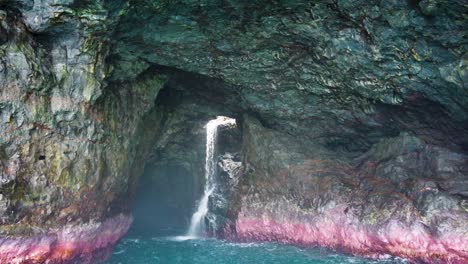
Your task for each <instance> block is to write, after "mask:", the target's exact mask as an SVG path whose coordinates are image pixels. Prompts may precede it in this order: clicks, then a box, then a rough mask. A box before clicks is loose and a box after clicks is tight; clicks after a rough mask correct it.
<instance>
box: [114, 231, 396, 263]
mask: <svg viewBox="0 0 468 264" xmlns="http://www.w3.org/2000/svg"><path fill="white" fill-rule="evenodd" d="M106 263H107V264H152V263H161V264H262V263H265V264H305V263H307V264H321V263H330V264H332V263H333V264H336V263H353V264H370V263H374V264H383V263H385V264H400V263H405V262H403V261H400V260H396V259H387V260H379V261H373V260H367V259H363V258H359V257H353V256H346V255H341V254H337V253H334V252H331V251H327V250H324V249H318V248H309V249H303V248H298V247H293V246H286V245H279V244H274V243H229V242H225V241H220V240H216V239H194V240H183V239H180V238H179V237H171V236H161V237H153V238H143V237H140V238H137V237H135V238H130V237H128V238H124V239H123V240H122V241H121V242H120V243H119V244H118V245H117V247H116V248H115V249H114V252H113V254H112V256H111V257H110V259H109V260H108V261H107V262H106Z"/></svg>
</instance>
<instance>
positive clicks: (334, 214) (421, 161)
mask: <svg viewBox="0 0 468 264" xmlns="http://www.w3.org/2000/svg"><path fill="white" fill-rule="evenodd" d="M243 131H244V134H243V138H244V141H243V155H242V157H243V160H242V162H243V166H244V172H243V173H244V174H243V176H242V177H243V178H242V182H241V183H240V187H239V189H240V195H238V197H237V199H238V201H231V202H232V204H233V208H234V209H233V211H235V212H237V215H234V216H231V222H230V223H229V224H228V225H226V227H225V230H223V232H224V234H223V236H224V237H228V238H231V239H236V240H241V241H252V240H254V241H279V242H283V243H288V244H295V245H304V246H317V245H318V246H325V247H329V248H332V249H336V250H339V251H345V252H348V253H352V254H358V255H363V256H368V257H372V258H384V257H388V256H390V255H393V256H400V257H404V258H407V259H409V260H411V261H415V262H425V263H465V262H466V261H467V260H468V254H467V253H468V252H467V250H466V249H467V247H468V239H467V236H466V230H468V214H467V203H466V199H464V197H466V196H465V195H466V194H465V192H466V188H465V187H461V186H462V185H460V184H461V183H463V182H465V177H466V173H467V170H468V166H467V163H466V160H467V156H466V155H461V154H458V153H454V152H452V151H450V150H447V149H446V148H442V147H437V146H433V145H429V144H426V143H424V142H423V141H422V140H420V139H419V138H417V137H415V136H411V135H408V134H401V135H399V136H397V137H394V138H391V139H385V140H382V141H381V142H379V143H377V144H376V145H375V146H373V147H372V148H371V149H370V150H369V151H368V152H366V153H364V154H363V155H361V156H359V157H349V156H348V157H346V156H343V155H342V154H339V153H336V152H330V151H329V150H327V149H324V148H323V147H321V146H319V145H316V144H314V143H313V142H298V141H297V140H296V139H295V138H293V137H291V136H289V135H285V134H282V133H278V132H276V131H273V130H270V129H268V128H265V127H263V126H262V125H261V123H260V122H259V121H258V120H256V119H253V118H251V117H247V118H245V119H244V127H243Z"/></svg>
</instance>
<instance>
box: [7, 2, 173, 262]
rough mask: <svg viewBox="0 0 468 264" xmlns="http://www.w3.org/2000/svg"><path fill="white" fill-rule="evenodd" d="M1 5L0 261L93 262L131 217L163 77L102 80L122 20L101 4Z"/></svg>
mask: <svg viewBox="0 0 468 264" xmlns="http://www.w3.org/2000/svg"><path fill="white" fill-rule="evenodd" d="M1 6H2V10H1V14H2V16H1V21H0V23H1V25H0V29H1V33H2V43H1V46H0V53H1V54H2V55H1V59H0V60H1V63H0V65H2V66H1V72H0V83H1V89H0V100H1V101H0V123H1V125H0V134H1V138H0V216H1V217H0V221H1V222H0V223H1V226H0V236H1V238H0V262H2V263H10V262H12V263H23V262H27V263H42V261H45V260H48V261H50V262H51V263H55V262H57V263H58V262H62V261H67V260H72V259H75V258H76V257H77V256H79V257H80V258H82V259H81V261H82V262H87V261H90V260H91V259H92V257H93V256H92V255H93V251H94V250H96V249H100V250H105V249H106V248H108V247H109V246H111V245H112V244H114V243H115V242H116V241H117V239H119V238H120V237H121V236H122V235H123V234H125V232H126V230H127V228H128V226H129V225H130V223H131V216H130V215H129V214H128V204H129V202H128V194H129V193H130V192H131V188H132V185H133V181H135V176H136V175H137V174H138V171H139V170H141V167H142V166H143V164H144V161H143V157H144V156H145V154H144V153H145V149H147V148H148V143H149V144H151V143H150V142H151V139H152V137H153V136H154V135H155V134H154V133H157V132H154V131H157V127H158V118H159V117H158V115H157V114H151V111H152V109H153V105H154V99H155V98H156V95H157V93H158V91H159V89H160V88H161V87H162V85H163V83H164V81H163V78H162V77H160V76H157V75H152V76H148V77H145V76H143V75H141V76H140V79H139V80H138V81H133V82H132V84H131V85H130V84H128V83H119V84H109V83H106V82H105V81H104V80H105V79H106V78H107V76H108V74H109V72H110V68H109V65H108V64H106V63H105V59H106V57H107V54H108V52H109V45H108V44H106V42H108V38H109V34H108V33H107V32H108V31H109V28H110V27H111V26H112V23H113V22H114V21H115V20H114V17H113V14H112V13H111V12H110V11H108V10H106V9H105V6H104V3H103V2H102V3H101V2H98V1H6V2H5V1H2V2H1ZM130 87H131V88H130ZM146 124H148V125H146ZM148 130H151V133H146V132H147V131H148ZM153 130H154V131H153ZM77 261H79V260H77Z"/></svg>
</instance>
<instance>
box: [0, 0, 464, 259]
mask: <svg viewBox="0 0 468 264" xmlns="http://www.w3.org/2000/svg"><path fill="white" fill-rule="evenodd" d="M467 11H468V10H467V7H466V4H465V3H464V1H461V0H456V1H450V2H448V1H437V0H422V1H346V0H338V1H333V0H324V1H315V2H314V3H312V2H310V1H254V2H252V1H231V0H229V1H214V0H203V1H188V0H176V1H162V0H161V1H150V0H141V1H136V0H135V1H131V0H130V1H124V0H119V1H105V0H94V1H90V0H55V1H52V0H50V1H49V0H42V1H39V0H34V1H24V0H0V54H1V56H0V135H1V137H0V224H1V225H0V261H3V262H8V261H11V262H18V263H21V262H26V261H30V262H32V263H35V262H37V263H41V262H42V261H44V260H49V261H50V262H52V263H54V262H58V263H60V262H64V261H70V260H75V261H82V262H89V261H91V260H92V258H94V257H102V256H103V255H105V252H106V249H108V248H109V247H111V246H112V245H113V244H114V243H115V242H116V241H117V239H118V238H119V237H121V236H122V235H123V234H124V233H125V232H126V230H127V228H128V225H129V224H130V222H131V217H130V216H129V206H130V201H131V197H132V195H133V194H134V192H135V188H136V181H137V178H138V176H139V174H141V171H142V169H143V165H144V163H145V161H146V159H147V158H148V157H149V153H150V152H152V153H153V154H157V155H156V158H153V160H152V162H158V161H159V162H161V161H163V160H164V159H175V160H177V159H184V157H190V161H189V163H191V164H189V165H187V166H188V167H190V166H196V165H194V164H193V163H195V162H196V161H197V160H199V153H196V151H195V152H194V153H192V154H187V153H184V152H183V151H182V150H181V149H180V146H184V144H185V145H186V146H192V145H191V143H190V142H187V140H186V139H187V138H186V137H185V136H186V135H196V134H197V133H198V132H196V131H190V130H187V129H186V127H185V126H196V127H198V126H199V124H201V123H202V122H206V120H207V119H209V118H210V117H213V116H216V115H229V116H233V117H238V120H239V122H240V124H241V127H242V151H241V159H242V162H243V168H242V173H241V174H242V175H241V178H240V182H239V184H237V185H236V186H232V183H230V184H231V185H230V188H232V193H230V195H229V197H230V200H229V201H226V203H227V205H226V206H227V207H226V208H223V210H221V211H223V212H227V213H226V215H225V216H226V219H225V223H226V227H225V228H224V229H223V230H220V231H219V233H220V235H223V236H228V237H231V238H234V239H241V240H276V241H281V242H287V243H293V244H306V245H316V244H318V245H323V246H328V247H333V248H336V249H340V250H345V251H348V252H351V253H356V254H362V255H367V256H382V255H385V254H392V255H398V256H403V257H407V258H410V259H413V260H415V261H421V262H424V261H425V262H437V261H440V262H441V263H444V262H447V261H450V262H453V263H463V262H466V261H468V260H467V258H468V241H467V237H468V234H467V230H468V212H467V210H468V208H467V197H468V189H467V188H468V187H467V186H468V184H467V181H468V178H467V175H468V158H467V152H468V149H467V146H468V126H467V124H468V122H467V119H468V90H467V87H466V83H468V77H467V66H466V65H467V64H466V63H467V58H466V50H467V45H466V40H465V39H466V34H467V23H466V15H464V14H466V13H467ZM164 86H166V88H165V89H168V91H172V92H168V93H166V94H165V95H164V94H161V96H159V97H158V93H159V91H160V90H161V89H162V88H163V87H164ZM168 102H176V103H174V104H173V105H167V103H168ZM181 142H182V143H183V144H179V143H181ZM194 146H195V145H194ZM197 155H198V156H197ZM171 157H174V158H171ZM197 173H199V172H197ZM234 185H235V184H234ZM226 192H228V191H226ZM223 214H224V213H223ZM70 230H73V232H71V231H70ZM19 245H26V246H23V247H19ZM78 256H80V258H81V259H80V260H77V257H78Z"/></svg>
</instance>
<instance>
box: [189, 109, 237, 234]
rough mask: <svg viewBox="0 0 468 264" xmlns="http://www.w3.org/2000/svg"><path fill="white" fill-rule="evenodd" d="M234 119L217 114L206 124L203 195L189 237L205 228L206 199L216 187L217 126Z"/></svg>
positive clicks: (193, 218)
mask: <svg viewBox="0 0 468 264" xmlns="http://www.w3.org/2000/svg"><path fill="white" fill-rule="evenodd" d="M235 124H236V120H235V119H232V118H228V117H224V116H218V117H217V118H216V119H213V120H210V121H209V122H208V123H207V124H206V157H205V188H204V192H203V196H202V198H201V199H200V201H199V203H198V208H197V211H195V213H194V214H193V215H192V219H191V221H190V227H189V230H188V232H187V236H189V237H197V236H200V235H202V234H203V231H204V230H205V221H204V220H205V216H206V214H207V213H208V199H209V197H210V195H211V194H212V193H213V191H214V190H215V187H216V183H215V173H216V161H215V151H216V136H217V132H218V127H219V126H225V125H235Z"/></svg>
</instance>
